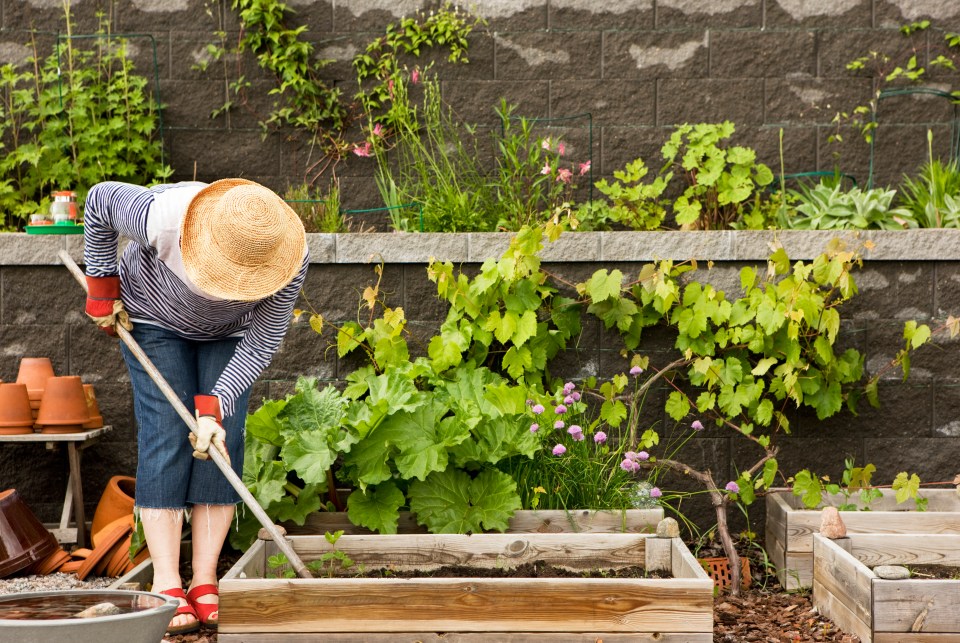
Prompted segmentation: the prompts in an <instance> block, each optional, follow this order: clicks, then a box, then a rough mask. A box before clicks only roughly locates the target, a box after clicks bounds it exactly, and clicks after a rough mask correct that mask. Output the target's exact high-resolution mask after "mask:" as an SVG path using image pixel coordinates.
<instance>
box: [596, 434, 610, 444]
mask: <svg viewBox="0 0 960 643" xmlns="http://www.w3.org/2000/svg"><path fill="white" fill-rule="evenodd" d="M593 441H594V442H596V443H597V444H603V443H604V442H606V441H607V434H606V433H604V432H603V431H597V432H596V433H594V434H593Z"/></svg>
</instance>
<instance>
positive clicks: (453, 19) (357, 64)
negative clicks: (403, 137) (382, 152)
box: [353, 2, 485, 126]
mask: <svg viewBox="0 0 960 643" xmlns="http://www.w3.org/2000/svg"><path fill="white" fill-rule="evenodd" d="M483 24H485V22H484V21H483V20H482V19H480V18H477V17H476V16H472V15H470V14H469V13H467V12H465V11H463V10H461V9H460V8H459V7H456V6H453V5H451V4H450V3H449V2H448V3H445V4H444V5H443V6H441V7H440V8H438V9H433V10H430V11H429V13H424V12H422V11H421V12H418V13H417V14H416V15H414V16H409V17H405V18H402V19H401V20H400V21H399V22H396V23H390V24H388V25H387V28H386V30H385V33H384V35H382V36H380V37H379V38H377V39H375V40H373V41H372V42H370V43H369V44H368V45H367V47H366V49H365V51H364V52H363V53H362V54H358V55H357V56H356V57H355V58H354V59H353V67H354V70H355V71H356V74H357V80H358V81H359V82H360V87H361V89H360V91H359V92H358V93H357V95H356V98H357V100H358V101H359V102H360V104H361V105H362V106H363V108H364V110H365V111H366V112H367V113H368V114H370V115H371V117H372V118H373V119H374V120H376V121H378V122H380V123H382V124H384V125H386V126H396V125H398V123H397V118H402V116H401V114H400V113H395V112H394V110H393V108H392V105H393V103H394V100H395V96H394V93H393V92H394V85H395V82H396V80H397V79H398V78H399V77H402V76H405V74H403V70H402V68H401V60H402V58H403V57H404V56H414V57H418V56H420V55H421V54H423V53H425V52H426V51H427V50H429V49H434V48H439V49H445V50H447V51H448V54H447V57H446V59H447V62H449V63H461V64H463V63H467V62H468V58H467V49H468V45H469V41H468V40H467V38H468V36H469V35H470V33H471V32H472V31H473V30H474V29H475V28H476V27H478V26H481V25H483ZM413 74H414V76H413V78H414V84H416V79H418V78H419V76H420V74H421V71H420V70H419V69H415V70H414V72H413ZM401 111H402V110H401Z"/></svg>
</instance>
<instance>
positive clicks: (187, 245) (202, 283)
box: [180, 179, 306, 301]
mask: <svg viewBox="0 0 960 643" xmlns="http://www.w3.org/2000/svg"><path fill="white" fill-rule="evenodd" d="M305 245H306V236H305V235H304V231H303V223H302V222H301V221H300V217H298V216H297V213H296V212H294V211H293V209H292V208H291V207H290V206H288V205H287V204H286V203H284V201H283V199H281V198H280V197H279V196H277V195H276V194H274V193H273V192H272V191H271V190H269V189H267V188H265V187H263V186H262V185H258V184H257V183H254V182H253V181H247V180H244V179H222V180H220V181H214V182H213V183H211V184H210V185H208V186H207V187H205V188H203V189H202V190H200V192H198V193H197V195H196V196H195V197H193V200H192V201H191V202H190V205H189V206H187V213H186V215H184V217H183V221H182V222H181V223H180V251H181V253H182V255H183V266H184V268H185V269H186V271H187V276H188V277H189V278H190V280H191V281H192V282H193V283H194V284H195V285H196V286H197V287H198V288H200V289H201V290H203V291H204V292H205V293H207V294H210V295H213V296H214V297H219V298H221V299H229V300H233V301H255V300H257V299H263V298H264V297H268V296H270V295H272V294H274V293H275V292H277V291H278V290H280V289H281V288H283V287H284V286H286V285H287V284H288V283H290V281H291V280H293V277H294V276H295V275H296V274H297V271H298V270H299V269H300V266H301V265H302V263H303V253H304V247H305Z"/></svg>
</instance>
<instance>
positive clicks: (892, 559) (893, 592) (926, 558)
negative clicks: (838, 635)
mask: <svg viewBox="0 0 960 643" xmlns="http://www.w3.org/2000/svg"><path fill="white" fill-rule="evenodd" d="M813 549H814V551H813V565H814V569H813V603H814V605H816V607H817V608H818V609H819V610H820V613H821V614H824V615H825V616H828V617H830V618H831V619H832V620H833V621H834V623H836V624H837V627H839V628H840V629H841V630H843V631H845V632H850V633H852V634H856V635H857V636H859V637H860V640H861V641H864V642H866V643H869V642H870V641H873V643H911V642H913V643H946V642H947V641H960V580H936V579H922V578H908V579H905V580H884V579H881V578H878V577H877V575H876V574H875V573H874V572H873V570H872V568H873V567H876V566H878V565H944V566H948V567H957V568H958V571H960V536H956V535H943V534H899V535H894V534H854V535H852V536H849V537H847V538H841V539H839V540H835V541H834V540H830V539H829V538H824V537H823V536H821V535H820V534H815V535H814V537H813Z"/></svg>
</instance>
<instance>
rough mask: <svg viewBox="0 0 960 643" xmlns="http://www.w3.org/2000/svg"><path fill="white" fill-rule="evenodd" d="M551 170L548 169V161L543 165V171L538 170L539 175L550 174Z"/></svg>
mask: <svg viewBox="0 0 960 643" xmlns="http://www.w3.org/2000/svg"><path fill="white" fill-rule="evenodd" d="M550 172H552V170H551V169H550V161H547V162H546V163H544V164H543V169H542V170H540V174H550Z"/></svg>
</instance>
